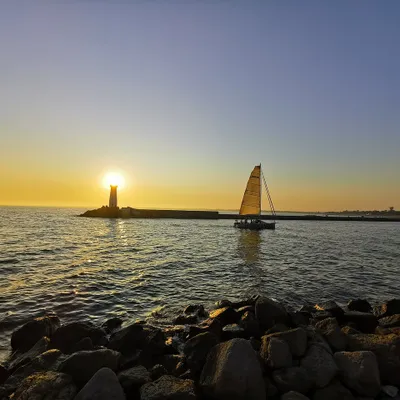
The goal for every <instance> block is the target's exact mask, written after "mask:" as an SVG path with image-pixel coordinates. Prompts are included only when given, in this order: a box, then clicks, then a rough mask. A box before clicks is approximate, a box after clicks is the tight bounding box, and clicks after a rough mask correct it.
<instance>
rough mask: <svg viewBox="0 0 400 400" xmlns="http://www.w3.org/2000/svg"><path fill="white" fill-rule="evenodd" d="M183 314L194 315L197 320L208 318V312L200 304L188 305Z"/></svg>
mask: <svg viewBox="0 0 400 400" xmlns="http://www.w3.org/2000/svg"><path fill="white" fill-rule="evenodd" d="M183 313H184V314H194V315H196V316H197V317H199V318H208V312H207V311H206V310H205V309H204V306H203V305H202V304H189V305H188V306H187V307H186V308H185V309H184V310H183Z"/></svg>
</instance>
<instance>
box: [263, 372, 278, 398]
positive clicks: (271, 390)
mask: <svg viewBox="0 0 400 400" xmlns="http://www.w3.org/2000/svg"><path fill="white" fill-rule="evenodd" d="M264 384H265V385H264V386H265V393H266V394H267V399H270V398H274V396H277V395H278V388H277V387H276V386H275V384H274V383H273V382H272V380H271V379H270V378H269V377H268V376H264Z"/></svg>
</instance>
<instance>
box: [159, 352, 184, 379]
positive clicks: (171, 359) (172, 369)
mask: <svg viewBox="0 0 400 400" xmlns="http://www.w3.org/2000/svg"><path fill="white" fill-rule="evenodd" d="M157 361H158V362H157V364H161V365H163V366H164V367H165V368H166V370H167V371H168V374H169V375H174V374H177V375H180V374H182V373H183V372H184V371H186V369H187V368H186V365H185V367H184V368H182V369H183V370H182V369H181V370H179V369H178V365H179V364H180V363H182V362H183V361H184V358H183V356H181V355H178V354H167V355H165V356H162V357H160V358H158V360H157Z"/></svg>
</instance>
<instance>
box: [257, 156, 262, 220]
mask: <svg viewBox="0 0 400 400" xmlns="http://www.w3.org/2000/svg"><path fill="white" fill-rule="evenodd" d="M261 174H262V169H261V163H260V213H259V214H258V215H259V216H260V217H261V212H262V198H261V194H262V190H261Z"/></svg>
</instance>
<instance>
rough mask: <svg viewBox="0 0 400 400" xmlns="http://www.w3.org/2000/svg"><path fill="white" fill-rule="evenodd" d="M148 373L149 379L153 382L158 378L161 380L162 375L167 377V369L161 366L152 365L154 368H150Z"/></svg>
mask: <svg viewBox="0 0 400 400" xmlns="http://www.w3.org/2000/svg"><path fill="white" fill-rule="evenodd" d="M149 373H150V379H151V380H152V381H155V380H157V379H158V378H161V377H162V376H163V375H168V371H167V369H166V368H165V367H164V365H161V364H156V365H154V367H152V368H151V369H150V370H149Z"/></svg>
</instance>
